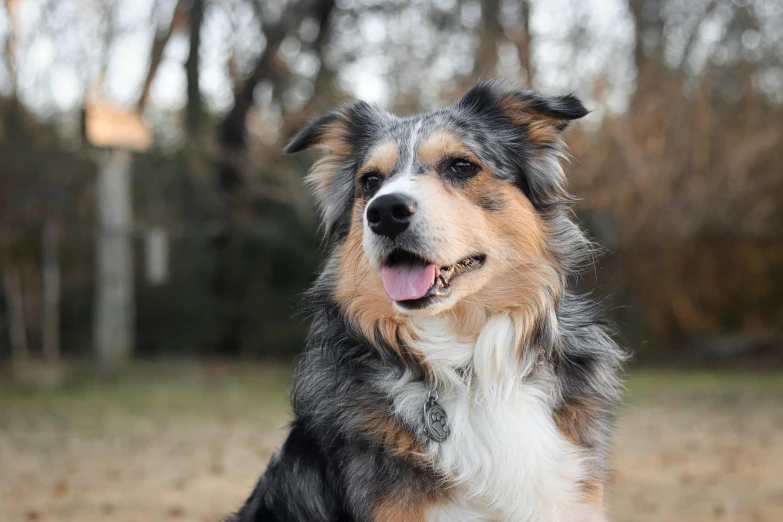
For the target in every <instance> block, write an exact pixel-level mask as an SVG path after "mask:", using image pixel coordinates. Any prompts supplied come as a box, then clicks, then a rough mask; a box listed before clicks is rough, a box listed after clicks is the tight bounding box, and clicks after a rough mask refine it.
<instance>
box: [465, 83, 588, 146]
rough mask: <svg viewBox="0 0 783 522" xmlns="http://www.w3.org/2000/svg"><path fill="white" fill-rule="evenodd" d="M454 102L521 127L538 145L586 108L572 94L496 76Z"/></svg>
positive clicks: (554, 137) (546, 142)
mask: <svg viewBox="0 0 783 522" xmlns="http://www.w3.org/2000/svg"><path fill="white" fill-rule="evenodd" d="M457 106H458V107H460V108H463V109H465V110H469V111H472V112H474V113H476V114H477V115H481V116H486V117H491V118H504V119H507V120H508V121H510V122H511V123H512V124H514V125H518V126H520V127H524V128H525V129H526V130H527V135H528V139H529V140H530V142H532V143H533V144H536V145H541V146H547V145H550V144H551V143H552V142H554V141H556V140H558V139H559V137H560V134H561V133H562V132H563V130H565V128H566V127H567V126H568V124H569V123H570V122H571V121H572V120H576V119H579V118H582V117H583V116H585V115H586V114H588V112H589V111H588V110H587V109H585V106H584V105H582V102H581V101H580V100H579V98H577V97H576V96H574V95H573V94H567V95H565V96H546V95H543V94H539V93H537V92H535V91H531V90H528V89H523V88H522V87H519V86H517V85H516V84H514V83H513V82H511V81H508V80H499V79H495V80H489V81H487V82H482V83H479V84H478V85H476V86H475V87H473V88H472V89H471V90H470V91H468V93H467V94H465V96H463V97H462V99H461V100H460V101H459V102H457Z"/></svg>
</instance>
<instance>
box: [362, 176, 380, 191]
mask: <svg viewBox="0 0 783 522" xmlns="http://www.w3.org/2000/svg"><path fill="white" fill-rule="evenodd" d="M382 181H383V179H382V178H381V176H380V175H379V174H378V173H377V172H370V173H369V174H365V175H364V176H362V187H363V188H364V191H365V192H372V191H373V190H375V189H377V188H378V187H380V186H381V182H382Z"/></svg>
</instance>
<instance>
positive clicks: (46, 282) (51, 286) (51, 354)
mask: <svg viewBox="0 0 783 522" xmlns="http://www.w3.org/2000/svg"><path fill="white" fill-rule="evenodd" d="M57 236H58V230H57V224H56V223H54V222H53V221H51V220H47V221H46V224H45V225H44V229H43V234H42V238H41V239H42V245H41V247H42V248H41V249H42V252H43V356H44V359H45V360H46V362H48V363H58V362H59V360H60V262H59V256H58V237H57Z"/></svg>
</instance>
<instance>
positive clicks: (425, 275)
mask: <svg viewBox="0 0 783 522" xmlns="http://www.w3.org/2000/svg"><path fill="white" fill-rule="evenodd" d="M437 275H438V267H436V266H435V265H431V264H430V265H426V266H425V265H424V264H422V263H397V264H396V265H394V266H384V267H383V269H382V270H381V278H382V279H383V289H384V290H386V295H388V296H389V297H390V298H391V299H392V301H408V300H411V299H420V298H422V297H424V295H425V294H426V293H427V291H428V290H429V289H430V287H431V286H432V283H433V282H434V281H435V278H436V277H437Z"/></svg>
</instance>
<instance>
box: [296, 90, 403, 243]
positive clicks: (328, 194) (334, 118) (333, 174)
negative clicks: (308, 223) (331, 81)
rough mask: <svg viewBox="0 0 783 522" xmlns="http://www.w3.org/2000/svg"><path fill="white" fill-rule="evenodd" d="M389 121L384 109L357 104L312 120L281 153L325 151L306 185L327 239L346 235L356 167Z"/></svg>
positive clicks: (359, 102)
mask: <svg viewBox="0 0 783 522" xmlns="http://www.w3.org/2000/svg"><path fill="white" fill-rule="evenodd" d="M388 117H389V115H388V113H387V112H385V111H384V110H383V109H379V108H377V107H374V106H372V105H370V104H369V103H366V102H363V101H356V102H353V103H350V104H348V105H345V106H343V107H341V108H339V109H336V110H334V111H332V112H330V113H328V114H325V115H323V116H321V117H320V118H316V119H314V120H313V121H311V122H310V123H308V124H307V125H306V126H305V127H304V128H303V129H302V130H301V131H299V133H297V134H296V136H294V137H293V138H292V139H291V141H290V142H289V143H288V145H286V147H285V148H284V149H283V152H284V153H285V154H294V153H296V152H300V151H303V150H306V149H309V148H311V147H320V148H323V149H325V152H326V154H325V155H324V157H323V158H321V160H320V161H318V162H317V163H316V164H315V165H313V168H312V169H310V173H309V174H308V176H307V179H306V181H307V184H308V185H309V186H310V187H311V189H312V191H313V194H314V195H315V199H316V202H317V203H318V207H319V208H320V210H321V216H322V219H323V224H324V229H325V231H326V233H327V235H332V234H335V233H337V234H340V233H343V232H346V231H347V229H348V227H349V225H350V216H351V213H350V208H351V201H352V197H353V194H354V190H355V184H356V180H355V168H356V165H355V163H356V161H358V158H359V157H360V156H361V151H362V150H364V149H366V148H367V147H369V146H370V144H371V143H372V140H373V136H375V135H376V134H377V132H378V129H379V128H380V127H382V125H383V122H384V121H385V119H387V118H388Z"/></svg>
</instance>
